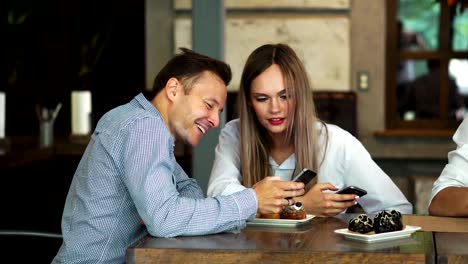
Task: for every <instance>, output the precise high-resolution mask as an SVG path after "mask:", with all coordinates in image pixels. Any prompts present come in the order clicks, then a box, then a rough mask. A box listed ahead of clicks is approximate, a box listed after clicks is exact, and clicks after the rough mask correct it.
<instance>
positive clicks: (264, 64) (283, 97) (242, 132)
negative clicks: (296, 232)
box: [208, 44, 412, 216]
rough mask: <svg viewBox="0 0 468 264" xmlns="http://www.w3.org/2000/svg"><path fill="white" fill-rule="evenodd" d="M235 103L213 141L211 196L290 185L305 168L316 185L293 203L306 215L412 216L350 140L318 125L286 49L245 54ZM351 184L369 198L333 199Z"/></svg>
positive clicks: (302, 74)
mask: <svg viewBox="0 0 468 264" xmlns="http://www.w3.org/2000/svg"><path fill="white" fill-rule="evenodd" d="M238 98H239V99H238V100H239V113H240V118H239V119H236V120H233V121H231V122H229V123H227V124H226V126H225V127H224V129H223V130H222V132H221V135H220V137H219V143H218V146H217V147H216V150H215V152H216V157H215V162H214V165H213V169H212V171H211V177H210V181H209V184H208V195H209V196H216V195H228V194H231V193H234V192H237V191H240V190H243V189H245V188H246V187H250V186H253V185H255V184H256V183H257V182H260V181H262V180H267V179H268V178H269V177H270V176H269V175H272V176H273V175H274V176H279V177H280V178H281V179H282V180H283V181H289V180H291V179H292V177H293V176H294V175H295V174H296V173H298V172H300V171H301V170H302V169H304V168H310V169H312V170H314V171H316V172H317V176H318V177H317V178H318V179H317V181H313V182H312V183H310V184H309V185H308V186H307V190H308V191H307V193H306V194H304V195H303V196H300V197H294V200H295V201H296V202H297V201H300V202H302V204H303V205H304V207H305V208H306V210H307V211H308V212H309V213H311V214H314V215H317V216H334V215H336V214H339V213H342V212H344V211H345V210H346V209H347V208H348V207H350V206H353V205H355V204H356V203H357V202H359V204H360V205H361V206H362V208H363V209H364V210H365V211H366V212H367V213H375V212H378V211H380V210H384V209H396V210H399V211H400V212H402V213H412V206H411V204H410V203H409V202H408V200H407V199H406V198H405V196H404V195H403V194H402V193H401V191H400V190H399V189H398V187H397V186H396V185H395V184H394V183H393V182H392V180H391V179H390V178H389V177H388V176H387V175H386V174H385V173H384V172H383V171H382V170H381V169H380V168H379V167H378V166H377V165H376V164H375V162H374V161H373V160H372V158H371V157H370V155H369V153H368V152H367V151H366V150H365V148H364V147H363V146H362V145H361V143H360V142H359V141H358V140H357V139H356V138H354V137H353V136H352V135H351V134H349V133H348V132H346V131H344V130H343V129H341V128H339V127H337V126H334V125H329V124H325V123H324V122H322V121H320V120H318V119H317V117H316V114H315V106H314V102H313V97H312V92H311V88H310V83H309V80H308V77H307V73H306V71H305V68H304V65H303V64H302V62H301V61H300V59H299V58H298V57H297V55H296V53H295V52H294V51H293V50H292V49H291V48H290V47H289V46H287V45H284V44H275V45H272V44H267V45H263V46H261V47H259V48H257V49H256V50H255V51H253V52H252V54H250V56H249V58H248V59H247V62H246V64H245V66H244V71H243V73H242V77H241V83H240V90H239V97H238ZM350 185H354V186H357V187H360V188H362V189H365V190H366V191H367V195H365V196H363V197H362V198H359V197H357V196H356V195H354V194H336V193H334V191H336V190H338V189H339V188H342V187H345V186H350ZM259 210H261V208H259Z"/></svg>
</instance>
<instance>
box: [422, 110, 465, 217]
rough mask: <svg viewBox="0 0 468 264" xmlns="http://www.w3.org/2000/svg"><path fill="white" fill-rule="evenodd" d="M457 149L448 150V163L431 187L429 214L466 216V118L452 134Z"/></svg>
mask: <svg viewBox="0 0 468 264" xmlns="http://www.w3.org/2000/svg"><path fill="white" fill-rule="evenodd" d="M453 141H454V142H455V144H457V149H456V150H454V151H451V152H449V154H448V164H447V165H446V166H445V168H444V170H443V171H442V174H440V176H439V178H438V179H437V181H435V182H434V186H433V187H432V196H431V201H430V204H429V214H431V215H438V216H455V217H467V216H468V118H466V117H465V120H463V122H462V123H461V125H460V126H459V127H458V129H457V132H455V135H453Z"/></svg>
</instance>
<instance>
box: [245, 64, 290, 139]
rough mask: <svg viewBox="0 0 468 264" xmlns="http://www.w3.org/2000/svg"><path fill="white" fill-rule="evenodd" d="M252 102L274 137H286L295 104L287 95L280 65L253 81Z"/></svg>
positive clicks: (258, 117)
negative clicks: (290, 115) (290, 114)
mask: <svg viewBox="0 0 468 264" xmlns="http://www.w3.org/2000/svg"><path fill="white" fill-rule="evenodd" d="M250 102H251V104H252V107H253V109H254V111H255V114H256V115H257V119H258V121H259V122H260V123H261V124H262V125H263V127H265V129H266V130H267V131H268V133H269V134H270V135H271V136H272V137H277V136H284V135H285V133H286V129H287V126H288V123H289V122H288V121H289V120H288V118H290V117H289V113H292V112H293V111H294V106H295V102H294V100H292V99H291V98H290V97H289V96H288V95H287V94H286V88H285V87H284V82H283V73H282V72H281V69H280V67H279V66H278V65H276V64H273V65H271V66H270V67H269V68H268V69H266V70H265V71H264V72H262V73H261V74H260V75H259V76H257V78H255V79H254V80H253V81H252V84H251V91H250Z"/></svg>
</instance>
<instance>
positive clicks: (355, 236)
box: [335, 225, 421, 243]
mask: <svg viewBox="0 0 468 264" xmlns="http://www.w3.org/2000/svg"><path fill="white" fill-rule="evenodd" d="M419 229H421V227H420V226H410V225H407V226H406V227H405V229H403V230H400V231H393V232H387V233H380V234H371V235H366V234H360V233H356V232H353V231H350V230H348V228H342V229H336V230H335V233H337V234H342V235H344V236H345V237H346V238H348V239H352V240H358V241H363V242H368V243H369V242H377V241H385V240H391V239H397V238H403V237H409V236H410V235H411V234H412V233H414V232H416V231H417V230H419Z"/></svg>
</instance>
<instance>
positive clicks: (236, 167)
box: [207, 119, 246, 197]
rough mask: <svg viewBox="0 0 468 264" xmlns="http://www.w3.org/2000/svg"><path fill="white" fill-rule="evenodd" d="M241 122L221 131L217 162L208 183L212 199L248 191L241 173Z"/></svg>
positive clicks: (233, 122)
mask: <svg viewBox="0 0 468 264" xmlns="http://www.w3.org/2000/svg"><path fill="white" fill-rule="evenodd" d="M239 125H240V123H239V120H238V119H236V120H233V121H230V122H228V123H227V124H226V125H225V127H224V128H223V129H222V130H221V133H220V135H219V142H218V145H217V146H216V149H215V160H214V163H213V168H212V170H211V175H210V180H209V182H208V191H207V194H208V196H210V197H215V196H219V195H229V194H232V193H235V192H238V191H242V190H244V189H246V188H245V187H244V186H243V185H242V176H241V173H240V170H241V169H240V168H241V165H240V154H239V149H240V147H239V146H240V145H239V144H240V142H239V138H240V133H239Z"/></svg>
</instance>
